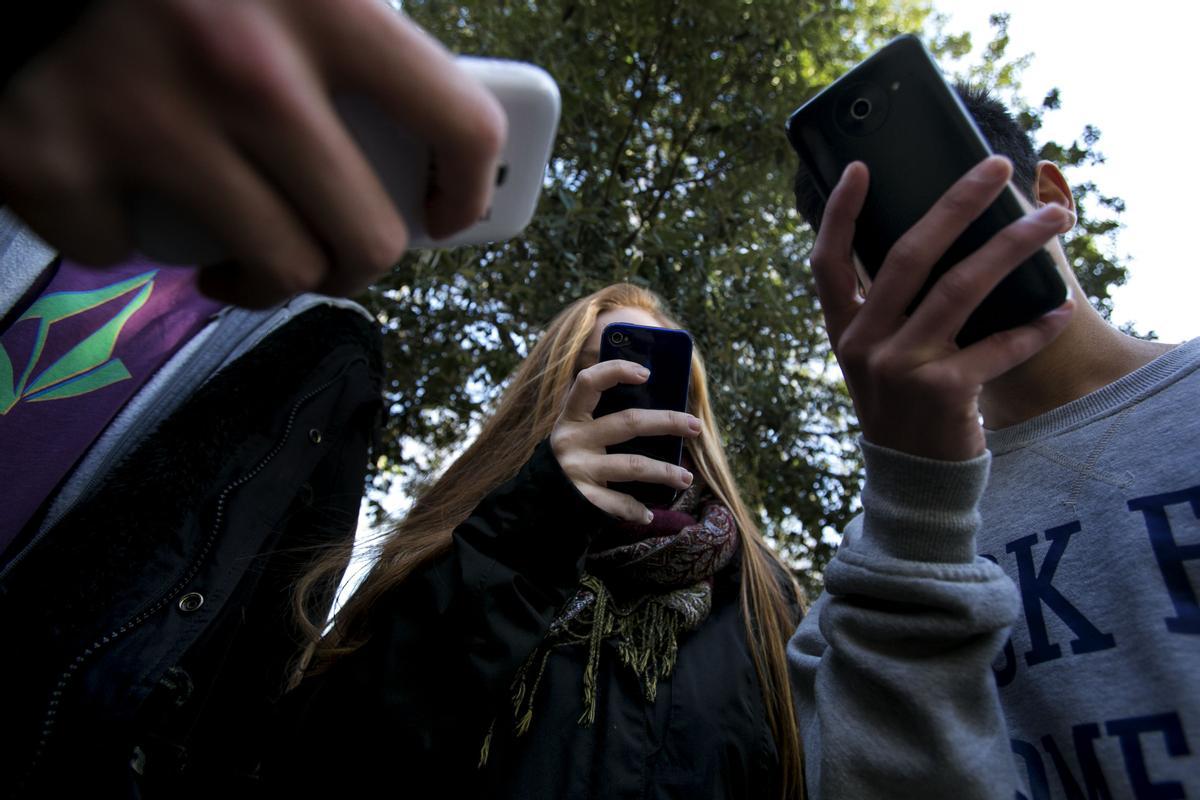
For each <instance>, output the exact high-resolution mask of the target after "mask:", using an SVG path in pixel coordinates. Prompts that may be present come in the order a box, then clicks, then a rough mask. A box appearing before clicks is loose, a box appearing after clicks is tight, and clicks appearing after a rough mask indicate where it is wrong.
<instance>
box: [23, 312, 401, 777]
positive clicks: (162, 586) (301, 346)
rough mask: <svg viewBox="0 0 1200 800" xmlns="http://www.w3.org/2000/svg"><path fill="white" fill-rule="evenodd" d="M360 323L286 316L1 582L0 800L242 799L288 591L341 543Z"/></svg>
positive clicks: (370, 379) (282, 655) (355, 476)
mask: <svg viewBox="0 0 1200 800" xmlns="http://www.w3.org/2000/svg"><path fill="white" fill-rule="evenodd" d="M379 353H380V348H379V336H378V331H377V330H376V329H375V327H374V326H373V325H372V324H371V323H370V322H369V321H367V320H366V319H365V318H364V317H363V316H362V315H360V314H358V313H355V312H352V311H348V310H344V309H336V308H330V307H324V306H321V307H317V308H315V309H312V310H309V311H307V312H305V313H302V314H300V315H299V316H298V317H296V318H295V319H294V320H292V321H291V322H289V323H287V324H286V325H284V326H283V327H282V328H280V329H279V330H277V331H275V332H273V333H272V334H270V335H269V336H268V337H267V338H266V339H264V340H263V341H262V342H261V343H259V345H258V346H257V347H255V348H254V349H253V350H251V351H250V352H248V353H247V354H245V355H244V356H242V357H241V358H239V359H238V360H237V361H236V362H234V363H233V364H231V365H229V366H228V367H226V368H225V369H224V370H222V371H221V372H220V373H218V374H217V375H215V376H213V378H212V379H210V380H209V381H208V382H207V383H206V384H205V385H204V386H202V387H201V388H200V389H198V390H197V391H196V392H195V394H194V395H193V396H192V397H191V398H190V399H189V400H187V401H186V402H185V403H184V404H183V405H182V406H180V408H179V409H177V410H176V412H175V413H174V414H173V415H171V416H170V417H169V418H168V419H166V420H165V421H164V422H163V423H162V424H161V425H160V426H159V427H158V429H157V430H156V431H154V432H153V433H151V434H149V435H148V436H147V438H145V439H144V440H143V441H142V442H141V443H140V444H139V445H138V446H137V448H136V449H135V450H134V451H133V452H132V453H131V454H130V456H129V457H128V458H126V459H124V460H123V462H122V463H121V464H119V465H118V466H117V467H116V468H115V469H114V470H112V471H111V472H110V473H108V475H107V476H105V478H104V479H103V483H102V484H100V486H99V487H98V488H97V490H95V491H94V492H92V493H91V494H90V496H89V497H88V498H87V499H85V500H84V501H82V502H81V503H80V504H79V505H78V506H77V507H75V508H74V509H73V510H72V511H71V512H70V513H69V514H68V515H67V516H66V517H64V518H63V520H62V521H61V522H60V523H59V524H58V525H56V526H55V527H54V528H53V529H52V530H51V531H50V533H49V535H48V536H46V537H45V538H43V539H41V540H39V541H38V543H37V544H36V546H35V547H34V548H33V549H31V550H30V551H29V554H28V556H27V557H25V558H24V559H23V560H21V561H20V562H18V563H16V564H15V566H14V567H13V568H12V570H11V572H10V574H9V575H8V576H7V577H6V578H5V579H4V581H3V584H2V585H0V631H3V636H4V642H5V644H4V653H3V657H0V708H2V709H3V721H2V723H0V724H2V730H3V737H4V746H3V747H0V776H3V777H0V796H14V797H30V798H48V797H97V798H106V799H107V798H121V797H146V798H158V797H170V798H181V797H182V798H186V797H206V798H207V797H230V796H241V795H243V794H248V793H250V792H252V791H254V790H255V787H256V786H257V782H258V764H259V757H260V749H261V745H262V740H263V735H264V725H265V723H266V721H267V720H268V719H269V717H268V711H269V709H270V706H271V702H272V700H273V699H274V698H275V697H278V695H279V694H280V693H281V692H282V686H283V681H284V678H285V675H286V671H287V669H288V667H289V665H290V664H291V662H292V660H293V658H294V657H295V652H296V643H295V637H294V631H293V629H292V628H290V627H289V624H288V623H289V620H290V619H291V612H290V609H289V598H290V594H289V591H290V587H291V585H292V582H293V581H294V579H295V577H296V575H297V574H298V573H300V572H301V571H302V570H303V568H304V567H305V565H306V564H307V563H308V562H309V559H310V558H311V556H312V553H313V552H314V548H319V547H322V546H325V545H328V544H330V543H331V542H333V541H338V540H344V539H345V538H347V537H349V536H351V535H352V534H353V531H354V527H355V522H356V519H357V512H358V505H359V500H360V497H361V494H362V486H363V478H364V474H365V471H366V464H367V456H368V447H369V444H370V441H371V437H372V435H373V431H374V430H375V429H376V423H377V421H378V416H379V408H380V385H381V381H380V355H379Z"/></svg>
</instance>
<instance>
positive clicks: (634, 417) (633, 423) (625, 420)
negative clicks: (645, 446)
mask: <svg viewBox="0 0 1200 800" xmlns="http://www.w3.org/2000/svg"><path fill="white" fill-rule="evenodd" d="M617 421H618V422H619V423H620V425H621V428H622V429H623V430H624V431H625V432H626V433H630V434H636V433H637V432H638V427H639V426H638V414H637V411H635V410H634V409H632V408H627V409H625V410H624V411H622V412H620V413H619V415H618V417H617Z"/></svg>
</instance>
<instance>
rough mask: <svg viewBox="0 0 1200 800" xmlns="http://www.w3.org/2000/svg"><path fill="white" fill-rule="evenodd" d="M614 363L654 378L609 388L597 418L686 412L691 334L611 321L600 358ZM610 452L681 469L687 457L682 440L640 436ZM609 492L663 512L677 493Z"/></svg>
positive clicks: (617, 487) (650, 489)
mask: <svg viewBox="0 0 1200 800" xmlns="http://www.w3.org/2000/svg"><path fill="white" fill-rule="evenodd" d="M613 359H623V360H626V361H633V362H635V363H638V364H641V365H642V366H644V367H646V368H647V369H648V370H650V378H649V379H648V380H647V381H646V382H645V383H643V384H637V385H633V384H619V385H617V386H614V387H613V388H611V389H608V390H606V391H605V392H604V393H603V394H602V395H601V396H600V403H599V405H597V406H596V410H595V412H594V414H593V416H594V417H596V418H597V419H599V418H600V417H603V416H606V415H608V414H613V413H616V412H618V411H624V410H626V409H630V408H645V409H663V410H668V411H680V412H683V411H687V403H688V389H689V386H690V381H691V367H692V337H691V336H690V335H689V334H688V332H687V331H682V330H675V329H671V328H654V327H650V326H646V325H633V324H629V323H623V322H622V323H613V324H612V325H608V326H607V327H605V329H604V332H603V334H602V335H601V339H600V360H601V361H611V360H613ZM608 452H609V453H632V454H635V455H642V456H646V457H648V458H652V459H655V460H656V461H665V462H667V463H668V464H674V465H676V466H678V465H679V463H680V460H681V459H682V457H683V439H681V438H680V437H678V436H642V437H638V438H635V439H631V440H629V441H627V442H622V443H621V444H617V445H610V446H609V447H608ZM609 488H610V489H613V490H614V491H617V492H624V493H625V494H628V495H631V496H632V497H634V498H636V499H637V500H639V501H641V502H642V503H644V504H645V505H647V506H657V507H659V508H663V507H666V506H669V505H670V504H671V502H672V501H674V499H675V495H676V491H675V489H673V488H671V487H670V486H665V485H662V484H654V483H642V482H631V483H610V484H609Z"/></svg>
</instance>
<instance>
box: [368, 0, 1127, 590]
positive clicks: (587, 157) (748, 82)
mask: <svg viewBox="0 0 1200 800" xmlns="http://www.w3.org/2000/svg"><path fill="white" fill-rule="evenodd" d="M405 9H406V11H407V12H408V13H409V14H410V15H411V16H412V17H413V18H414V19H416V20H417V21H418V22H419V23H420V24H422V25H424V26H425V27H426V28H427V29H428V30H429V31H430V32H431V33H432V34H433V35H434V36H436V37H437V38H439V39H440V40H441V41H443V42H445V43H446V44H447V46H448V47H450V48H451V49H452V50H455V51H457V52H463V53H481V54H488V55H494V56H501V57H509V58H517V59H522V60H527V61H532V62H534V63H537V64H540V65H542V66H543V67H545V68H546V69H547V70H548V71H549V72H550V73H551V74H552V75H554V76H555V78H556V79H557V80H558V82H559V84H560V88H561V90H562V95H563V117H562V121H561V125H560V130H559V136H558V141H557V144H556V147H555V152H554V157H553V160H552V164H551V169H550V171H549V176H548V179H547V182H546V185H545V189H544V192H543V196H542V199H541V202H540V205H539V208H538V213H537V215H536V216H535V218H534V221H533V223H532V224H531V226H530V227H529V229H528V230H527V232H526V234H525V235H523V236H522V237H520V238H519V239H517V240H515V241H511V242H505V243H500V244H496V245H491V246H487V247H481V248H467V249H459V250H454V251H447V252H440V253H439V252H432V253H424V254H418V255H411V256H409V257H407V258H406V259H405V261H404V262H403V263H402V264H401V265H400V266H399V267H398V268H397V270H396V271H395V272H394V274H393V275H392V276H391V278H390V279H389V280H388V281H386V282H384V283H382V284H380V285H379V286H377V287H376V288H375V289H373V290H372V293H371V295H370V296H369V298H368V302H369V303H370V304H371V306H372V308H373V310H374V311H375V312H376V313H377V314H378V315H379V318H380V319H381V320H383V321H384V322H385V324H386V325H387V326H388V327H389V329H390V330H391V335H390V336H389V337H388V339H387V355H386V357H387V364H388V374H389V381H390V383H389V399H390V401H391V415H390V418H389V421H388V429H387V432H386V435H385V437H384V441H385V442H386V445H385V453H384V455H383V456H382V457H381V459H380V461H379V464H378V466H379V476H378V478H377V481H378V483H377V485H379V486H382V485H384V484H386V483H387V482H389V481H391V480H399V481H400V482H401V485H402V486H403V488H404V489H405V491H408V492H412V491H416V490H417V489H418V488H419V485H420V483H421V482H422V481H423V480H426V479H427V478H428V477H429V476H430V475H431V474H432V473H433V472H435V471H436V470H437V468H438V466H439V464H440V463H441V462H442V461H444V459H445V458H446V457H448V456H449V455H450V454H452V453H454V452H456V450H457V448H459V447H460V446H461V443H462V442H463V440H464V438H466V437H467V436H468V435H469V434H470V432H471V430H472V426H473V425H474V424H475V423H476V422H477V421H478V419H479V418H480V415H481V414H482V413H483V412H484V411H485V410H486V409H487V408H488V406H489V403H491V402H493V401H494V399H495V398H496V396H497V394H498V390H499V388H500V386H501V383H502V381H503V380H504V378H505V376H506V375H508V373H509V372H510V371H511V370H512V369H513V368H514V366H515V365H516V364H517V363H518V362H519V360H520V359H521V358H522V356H523V355H524V354H525V353H526V352H527V350H528V347H529V345H530V343H531V342H532V341H533V339H534V338H535V337H536V335H537V333H538V331H539V329H540V327H541V326H542V325H544V324H545V323H546V322H547V321H548V320H549V319H550V318H551V317H552V316H553V315H554V314H555V313H556V312H557V311H558V310H560V309H561V308H562V307H563V306H564V305H566V304H567V303H568V302H570V301H571V300H573V299H575V298H577V297H579V296H581V295H583V294H586V293H589V292H591V291H594V290H596V289H598V288H601V287H603V286H605V285H608V284H610V283H612V282H614V281H618V280H629V281H633V282H635V283H639V284H642V285H645V286H648V287H650V288H652V289H654V290H655V291H657V292H658V293H659V294H661V295H662V296H663V297H664V298H665V299H666V300H667V302H668V304H669V305H670V306H671V307H672V309H673V310H674V311H675V312H676V313H677V314H678V315H679V316H680V317H681V318H682V319H683V320H684V321H685V323H686V325H687V327H688V328H689V329H690V330H691V332H692V333H693V336H694V338H695V340H696V343H697V345H698V347H699V348H700V350H701V352H702V353H703V355H704V356H705V358H706V360H707V363H708V366H709V372H710V381H711V384H712V387H711V388H712V394H713V398H714V403H715V405H716V407H717V413H718V416H719V417H720V419H721V420H722V423H723V426H724V430H725V433H726V443H727V447H728V450H729V451H730V453H731V457H732V460H733V462H734V465H735V469H736V471H737V473H738V475H739V477H740V479H741V481H742V485H743V487H744V489H745V491H746V495H747V498H748V499H749V500H750V502H751V503H752V506H753V507H754V508H756V509H757V510H758V512H759V514H760V518H761V520H762V522H763V525H764V527H765V529H766V530H767V532H768V533H769V535H770V536H771V537H772V538H773V540H774V541H775V542H776V543H777V544H778V545H779V546H780V548H781V549H782V550H783V551H784V552H785V553H786V554H787V555H788V556H789V557H790V558H791V559H792V560H793V562H794V563H796V564H797V565H798V566H800V567H802V568H806V569H811V570H812V571H813V576H814V580H817V579H819V572H820V570H821V569H822V567H823V566H824V564H825V563H826V561H827V560H828V558H829V557H830V555H831V554H832V548H833V547H834V546H835V545H834V544H832V543H833V542H835V541H836V538H835V537H834V536H833V534H834V533H835V532H836V531H837V530H839V529H840V528H841V527H842V526H843V525H844V524H845V522H846V521H847V519H848V517H849V515H850V514H851V513H852V512H853V510H854V500H853V498H854V497H855V495H857V492H858V489H859V477H858V475H859V469H860V462H859V456H858V452H857V448H856V445H855V441H854V437H855V434H856V431H855V425H856V422H855V420H854V416H853V409H852V407H851V405H850V403H849V399H848V397H847V395H846V393H845V387H844V385H843V384H842V382H841V377H840V373H839V372H838V371H837V368H836V365H835V364H834V362H833V360H832V357H831V354H830V352H829V348H828V345H827V342H826V341H825V334H824V330H823V326H822V322H821V316H820V311H819V308H818V306H817V302H816V296H815V292H814V289H813V287H812V283H811V280H810V274H809V271H808V269H807V266H806V261H805V259H806V256H807V253H808V251H809V249H810V247H811V244H812V234H811V231H810V230H809V229H808V228H807V226H805V225H804V224H803V223H802V222H801V221H800V220H799V218H798V216H797V215H796V214H795V213H794V211H793V210H792V204H793V201H792V197H791V175H792V171H793V169H794V165H795V156H794V154H793V153H792V152H791V150H790V148H789V147H788V144H787V142H786V139H785V137H784V136H783V123H784V121H785V120H786V118H787V115H788V114H789V113H790V112H791V111H792V110H793V109H794V108H795V107H796V106H798V105H800V104H801V103H802V102H803V101H804V100H805V99H806V98H807V97H809V96H810V95H811V94H812V93H814V92H815V91H817V90H818V89H820V88H821V87H822V86H824V85H825V84H827V83H829V82H830V81H831V80H832V79H834V78H835V77H837V76H838V75H839V74H841V73H842V72H843V71H845V70H846V69H847V68H849V67H850V66H851V65H853V64H854V63H856V62H857V61H859V60H860V59H861V58H862V57H864V56H865V55H866V54H867V53H869V52H870V51H872V50H874V49H875V48H877V47H878V46H880V45H882V44H883V43H884V42H886V41H887V40H888V39H890V38H891V37H893V36H894V35H896V34H898V33H901V32H905V31H920V30H922V29H923V27H924V26H926V25H927V24H930V23H932V24H933V27H934V28H935V35H934V36H933V37H931V40H930V44H931V46H932V47H933V48H934V49H935V51H937V52H939V53H941V54H943V55H945V56H947V57H955V56H961V55H963V54H964V53H965V52H967V50H969V48H970V41H969V38H968V37H965V36H947V35H944V34H943V33H942V32H941V29H940V25H938V24H937V20H936V19H934V18H932V17H931V10H930V7H929V4H928V2H924V1H923V0H867V1H864V2H855V3H843V2H836V3H830V2H819V3H814V2H807V3H806V2H803V1H801V2H797V0H786V1H785V0H756V1H755V2H750V0H711V2H705V3H698V2H692V3H686V2H681V1H680V0H608V1H607V2H597V1H596V0H546V1H545V2H492V3H488V4H480V5H477V6H470V7H468V6H463V5H458V4H454V3H442V2H435V1H434V0H427V2H409V3H406V4H405ZM996 47H997V48H998V49H996V50H995V55H994V57H993V58H992V61H991V62H990V63H991V66H990V67H989V69H992V70H993V71H994V72H995V74H996V75H998V76H1001V77H1002V78H1003V80H1005V81H1007V82H1008V84H1009V85H1015V81H1016V77H1017V73H1019V67H1015V68H1013V69H1011V70H1010V69H1007V68H1006V67H1004V66H1003V58H1004V44H1003V43H1002V44H1000V45H997V46H996ZM1087 148H1090V145H1087V143H1086V142H1085V151H1087V152H1090V150H1087ZM1083 157H1084V158H1086V154H1085V155H1084V156H1083ZM1097 252H1098V251H1097ZM1090 255H1091V253H1090V252H1089V251H1086V250H1079V257H1080V258H1083V259H1087V258H1088V257H1090ZM1087 263H1088V264H1092V263H1098V262H1091V261H1089V262H1087ZM1111 268H1112V269H1115V270H1116V272H1117V273H1120V274H1123V271H1122V268H1121V267H1120V265H1119V264H1117V263H1116V262H1111ZM1105 276H1106V277H1111V276H1109V275H1108V274H1107V273H1105ZM818 585H819V584H817V583H810V588H816V586H818Z"/></svg>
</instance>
